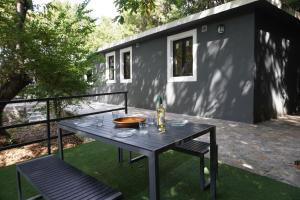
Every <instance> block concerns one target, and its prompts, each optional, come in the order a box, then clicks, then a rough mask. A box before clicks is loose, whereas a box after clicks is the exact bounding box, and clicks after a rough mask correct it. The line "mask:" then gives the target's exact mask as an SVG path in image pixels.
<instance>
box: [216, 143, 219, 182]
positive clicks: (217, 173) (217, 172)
mask: <svg viewBox="0 0 300 200" xmlns="http://www.w3.org/2000/svg"><path fill="white" fill-rule="evenodd" d="M216 148H217V150H216V162H217V163H216V166H217V169H216V175H217V177H218V175H219V162H218V160H219V158H218V155H219V154H218V152H219V149H218V148H219V146H218V145H217V147H216Z"/></svg>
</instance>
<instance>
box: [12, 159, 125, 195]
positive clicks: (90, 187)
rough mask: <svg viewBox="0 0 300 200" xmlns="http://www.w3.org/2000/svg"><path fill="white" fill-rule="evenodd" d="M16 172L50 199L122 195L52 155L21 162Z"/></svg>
mask: <svg viewBox="0 0 300 200" xmlns="http://www.w3.org/2000/svg"><path fill="white" fill-rule="evenodd" d="M17 170H18V172H19V173H20V174H21V175H23V176H24V177H25V178H26V179H27V180H28V181H29V182H30V183H31V184H32V185H33V186H34V187H35V188H36V189H37V190H38V191H39V192H40V193H41V195H42V196H43V197H44V198H45V199H49V200H52V199H53V200H54V199H55V200H59V199H64V200H71V199H72V200H73V199H74V200H76V199H86V200H89V199H97V200H113V199H120V198H121V196H122V193H120V192H117V191H115V190H113V189H112V188H110V187H108V186H106V185H104V184H103V183H101V182H99V181H98V180H97V179H95V178H93V177H91V176H88V175H86V174H84V173H83V172H81V171H80V170H78V169H77V168H75V167H73V166H71V165H69V164H67V163H65V162H64V161H62V160H60V159H59V158H57V157H56V156H53V155H51V156H46V157H42V158H38V159H35V160H32V161H27V162H24V163H20V164H18V165H17Z"/></svg>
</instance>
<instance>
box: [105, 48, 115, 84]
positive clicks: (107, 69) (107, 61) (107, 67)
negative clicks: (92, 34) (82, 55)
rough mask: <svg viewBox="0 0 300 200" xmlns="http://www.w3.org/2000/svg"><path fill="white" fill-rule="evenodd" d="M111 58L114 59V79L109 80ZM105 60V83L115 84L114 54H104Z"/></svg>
mask: <svg viewBox="0 0 300 200" xmlns="http://www.w3.org/2000/svg"><path fill="white" fill-rule="evenodd" d="M110 56H113V57H114V79H113V80H110V79H109V59H108V58H109V57H110ZM105 59H106V64H105V65H106V67H105V74H106V83H116V82H117V79H116V52H115V51H113V52H110V53H107V54H105Z"/></svg>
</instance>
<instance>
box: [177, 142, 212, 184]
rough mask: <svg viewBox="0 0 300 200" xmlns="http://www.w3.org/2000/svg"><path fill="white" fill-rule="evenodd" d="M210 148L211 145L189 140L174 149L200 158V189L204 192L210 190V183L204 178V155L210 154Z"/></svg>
mask: <svg viewBox="0 0 300 200" xmlns="http://www.w3.org/2000/svg"><path fill="white" fill-rule="evenodd" d="M209 147H210V144H209V143H207V142H202V141H199V140H189V141H187V142H183V143H180V144H177V145H176V146H175V147H174V150H176V151H180V152H183V153H187V154H191V155H194V156H198V157H200V188H201V189H202V190H204V189H206V188H208V187H209V185H210V181H206V180H205V177H204V154H206V153H208V152H209ZM217 155H218V146H217ZM217 160H218V159H217ZM217 166H218V165H217ZM217 168H218V167H217ZM217 171H218V169H217Z"/></svg>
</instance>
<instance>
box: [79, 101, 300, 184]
mask: <svg viewBox="0 0 300 200" xmlns="http://www.w3.org/2000/svg"><path fill="white" fill-rule="evenodd" d="M113 107H114V106H113V105H107V104H103V103H92V104H89V105H88V106H87V107H86V108H85V106H82V107H81V109H77V113H84V112H93V111H95V110H98V109H102V110H103V109H111V108H113ZM120 112H121V111H120ZM129 113H130V114H142V115H145V116H154V115H155V113H156V112H155V111H152V110H146V109H140V108H133V107H129ZM166 117H167V119H176V120H180V119H182V120H183V119H187V120H189V121H191V122H194V123H206V124H213V125H216V127H217V143H218V145H219V161H220V162H222V163H226V164H229V165H231V166H235V167H239V168H242V169H245V170H248V171H251V172H254V173H256V174H259V175H263V176H268V177H270V178H273V179H276V180H279V181H281V182H285V183H288V184H290V185H294V186H296V187H299V188H300V170H299V169H296V168H295V166H294V165H293V163H294V161H295V160H300V116H285V117H282V118H280V119H276V120H271V121H267V122H263V123H260V124H247V123H240V122H233V121H226V120H219V119H209V118H202V117H198V116H189V115H183V114H175V113H167V114H166ZM201 140H206V141H209V138H208V137H207V136H205V137H201Z"/></svg>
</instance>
